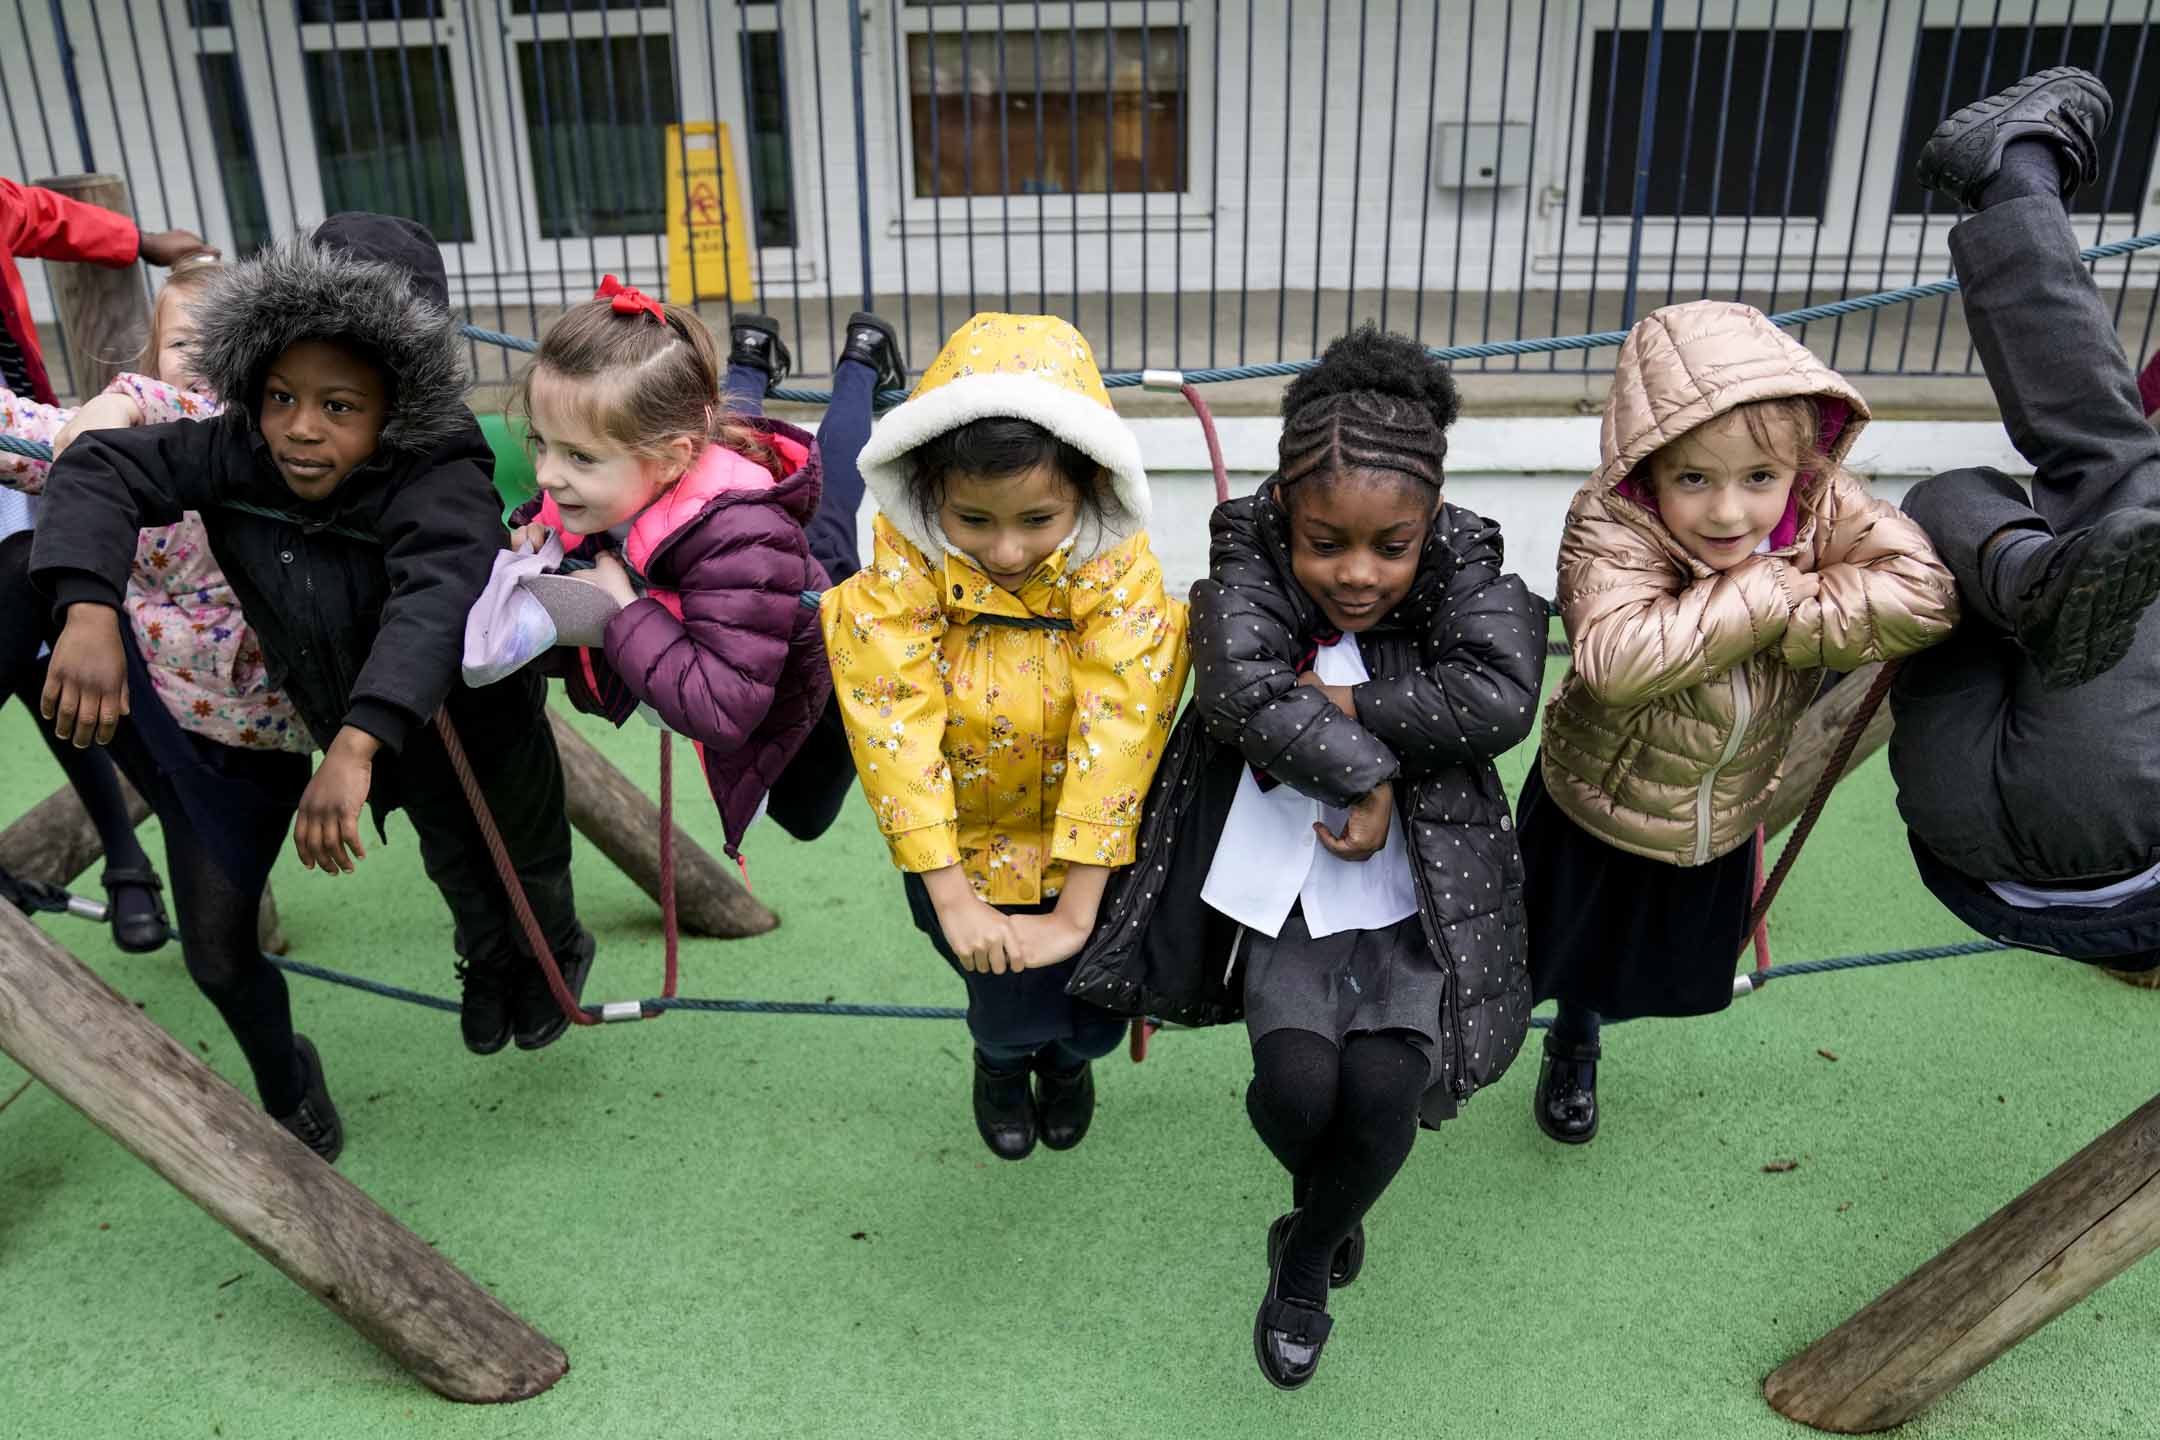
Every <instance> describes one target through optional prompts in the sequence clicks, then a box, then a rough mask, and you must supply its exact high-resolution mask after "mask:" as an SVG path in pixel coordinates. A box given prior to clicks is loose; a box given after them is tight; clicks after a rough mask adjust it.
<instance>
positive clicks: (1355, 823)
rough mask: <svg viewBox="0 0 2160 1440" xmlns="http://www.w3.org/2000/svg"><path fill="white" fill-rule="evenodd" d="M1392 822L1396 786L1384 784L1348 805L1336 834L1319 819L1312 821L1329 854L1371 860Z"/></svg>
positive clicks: (1384, 841) (1383, 842)
mask: <svg viewBox="0 0 2160 1440" xmlns="http://www.w3.org/2000/svg"><path fill="white" fill-rule="evenodd" d="M1394 823H1395V787H1394V785H1392V784H1387V785H1380V786H1377V787H1375V788H1374V790H1373V792H1372V793H1371V794H1369V795H1367V796H1365V797H1364V798H1363V799H1361V800H1359V801H1357V802H1356V803H1355V804H1353V805H1352V806H1351V807H1350V814H1349V816H1348V817H1347V818H1346V819H1345V820H1344V821H1343V827H1342V834H1340V835H1337V834H1335V833H1334V832H1333V831H1331V830H1329V829H1328V828H1327V826H1326V825H1325V824H1324V823H1322V822H1321V821H1318V820H1315V821H1313V831H1314V833H1315V834H1317V835H1318V836H1319V837H1320V843H1321V844H1322V845H1325V846H1326V847H1327V848H1328V853H1329V854H1331V855H1334V856H1336V857H1337V858H1338V859H1342V860H1370V859H1371V858H1372V857H1373V856H1375V855H1377V854H1379V853H1380V851H1381V849H1382V848H1383V847H1384V846H1385V845H1386V844H1387V837H1388V827H1389V826H1390V825H1392V824H1394Z"/></svg>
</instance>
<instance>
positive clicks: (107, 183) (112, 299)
mask: <svg viewBox="0 0 2160 1440" xmlns="http://www.w3.org/2000/svg"><path fill="white" fill-rule="evenodd" d="M36 183H37V185H38V187H39V188H40V189H43V190H55V191H58V192H59V193H60V194H62V195H65V196H67V197H68V198H69V199H70V200H80V201H82V202H83V203H84V204H86V205H96V206H100V207H101V208H103V209H106V210H111V211H113V212H114V213H116V214H120V215H128V216H132V215H133V214H134V213H135V210H134V207H133V206H132V205H130V204H129V203H128V192H127V186H126V185H125V184H124V183H123V182H122V181H121V179H120V177H119V176H117V175H55V176H53V177H51V178H49V179H45V180H39V181H37V182H36ZM45 279H46V281H47V283H48V284H50V285H51V287H52V297H53V309H54V310H56V311H57V312H58V313H59V316H60V328H61V330H62V331H63V332H64V333H65V334H66V336H67V352H68V363H69V365H70V366H71V367H72V368H73V370H74V372H75V390H76V394H77V395H78V396H79V397H81V398H84V399H87V398H89V397H90V396H92V395H96V394H98V393H99V392H100V391H102V390H103V389H104V388H105V387H106V386H107V385H110V384H111V383H112V378H113V376H115V375H117V374H119V373H120V372H121V371H123V370H133V369H139V368H141V366H142V363H143V352H144V350H145V349H146V348H147V347H148V345H149V343H150V300H149V295H148V293H147V292H146V291H145V290H144V289H143V278H142V270H141V268H140V267H139V266H135V265H128V266H125V267H123V268H121V269H118V270H112V269H107V268H106V267H105V266H103V265H85V264H80V263H75V262H68V261H59V260H48V261H46V262H45Z"/></svg>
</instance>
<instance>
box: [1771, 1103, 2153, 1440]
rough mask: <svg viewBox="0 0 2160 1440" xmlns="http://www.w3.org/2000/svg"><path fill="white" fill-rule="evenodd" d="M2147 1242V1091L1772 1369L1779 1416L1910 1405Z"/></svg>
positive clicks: (1852, 1421)
mask: <svg viewBox="0 0 2160 1440" xmlns="http://www.w3.org/2000/svg"><path fill="white" fill-rule="evenodd" d="M2156 1249H2160V1095H2156V1096H2154V1097H2153V1098H2152V1099H2151V1100H2150V1101H2148V1102H2147V1103H2146V1104H2145V1105H2144V1106H2142V1107H2141V1108H2140V1109H2139V1110H2137V1111H2136V1113H2134V1114H2132V1115H2131V1116H2130V1117H2129V1118H2128V1119H2126V1120H2124V1121H2123V1122H2122V1123H2121V1124H2120V1125H2117V1126H2116V1127H2115V1128H2114V1129H2112V1130H2110V1131H2108V1132H2107V1134H2105V1135H2103V1136H2101V1137H2100V1138H2099V1139H2098V1140H2095V1141H2094V1142H2093V1143H2092V1144H2090V1145H2088V1146H2086V1147H2085V1148H2084V1149H2083V1150H2080V1151H2079V1152H2078V1153H2077V1154H2076V1155H2074V1156H2072V1157H2071V1158H2070V1159H2069V1160H2067V1161H2065V1162H2064V1163H2063V1164H2062V1165H2060V1166H2058V1167H2057V1168H2056V1169H2055V1170H2054V1171H2053V1172H2052V1173H2050V1174H2049V1175H2048V1176H2047V1177H2046V1178H2045V1179H2043V1180H2041V1181H2040V1182H2039V1183H2038V1184H2036V1185H2034V1186H2033V1187H2032V1188H2031V1189H2029V1190H2027V1191H2026V1192H2025V1193H2024V1194H2022V1195H2020V1196H2018V1198H2017V1199H2015V1200H2013V1201H2011V1202H2010V1203H2009V1204H2008V1205H2006V1206H2004V1207H2003V1208H2002V1209H2001V1210H1999V1211H1997V1212H1996V1213H1995V1214H1994V1215H1993V1216H1991V1217H1989V1218H1988V1219H1987V1220H1986V1221H1984V1222H1982V1223H1981V1224H1980V1225H1979V1226H1978V1227H1976V1228H1975V1229H1974V1230H1973V1231H1972V1232H1971V1233H1969V1234H1968V1235H1966V1236H1965V1237H1964V1238H1963V1239H1961V1240H1959V1241H1958V1242H1957V1243H1956V1244H1954V1245H1952V1246H1951V1247H1950V1248H1949V1249H1947V1250H1945V1251H1943V1252H1942V1254H1940V1255H1938V1256H1936V1257H1935V1258H1934V1259H1933V1260H1930V1261H1929V1262H1928V1263H1927V1264H1925V1265H1923V1266H1921V1267H1920V1268H1919V1269H1918V1270H1915V1271H1914V1272H1913V1273H1912V1274H1911V1275H1909V1276H1907V1277H1906V1278H1905V1279H1904V1280H1902V1281H1900V1282H1899V1283H1898V1284H1896V1285H1895V1286H1893V1287H1891V1288H1890V1289H1889V1290H1888V1291H1886V1292H1884V1294H1883V1295H1882V1296H1881V1297H1880V1298H1878V1299H1877V1300H1876V1301H1875V1302H1874V1303H1873V1304H1871V1305H1869V1306H1867V1307H1866V1308H1865V1309H1863V1310H1861V1311H1860V1312H1859V1313H1858V1314H1856V1315H1854V1316H1853V1317H1852V1318H1851V1319H1850V1320H1847V1321H1846V1322H1845V1323H1844V1324H1843V1325H1840V1326H1839V1327H1838V1328H1837V1329H1835V1330H1833V1331H1831V1332H1830V1333H1829V1334H1828V1335H1825V1336H1824V1337H1823V1338H1822V1339H1820V1340H1818V1341H1816V1342H1815V1343H1814V1344H1813V1345H1811V1346H1810V1347H1808V1349H1807V1350H1805V1351H1804V1352H1802V1353H1801V1354H1800V1355H1798V1356H1796V1357H1795V1358H1794V1359H1792V1360H1790V1361H1788V1362H1787V1363H1786V1364H1785V1365H1783V1366H1781V1367H1780V1368H1779V1369H1778V1370H1777V1372H1776V1373H1775V1374H1773V1375H1771V1377H1770V1378H1769V1380H1768V1381H1767V1382H1766V1383H1765V1385H1764V1386H1763V1393H1764V1396H1765V1397H1766V1398H1767V1399H1768V1400H1769V1402H1770V1404H1771V1405H1772V1406H1774V1407H1775V1408H1776V1409H1777V1410H1778V1411H1779V1412H1780V1413H1781V1414H1783V1415H1785V1416H1787V1417H1788V1418H1790V1419H1793V1420H1797V1421H1799V1422H1800V1423H1802V1424H1804V1425H1810V1426H1813V1427H1814V1428H1816V1429H1818V1430H1832V1431H1837V1432H1840V1433H1843V1434H1860V1433H1865V1432H1869V1431H1875V1430H1884V1429H1888V1428H1889V1427H1890V1426H1892V1425H1897V1424H1901V1423H1903V1422H1904V1421H1906V1420H1909V1419H1911V1418H1912V1417H1913V1416H1914V1415H1917V1414H1919V1413H1920V1412H1921V1411H1922V1410H1924V1409H1926V1408H1927V1407H1928V1406H1929V1405H1931V1404H1933V1403H1934V1402H1935V1401H1936V1400H1938V1399H1940V1398H1941V1397H1942V1396H1943V1395H1944V1394H1945V1393H1946V1392H1948V1391H1949V1390H1951V1389H1952V1388H1954V1387H1955V1386H1957V1385H1958V1384H1959V1383H1961V1382H1962V1381H1964V1380H1965V1379H1966V1378H1967V1377H1968V1376H1970V1375H1972V1374H1973V1373H1974V1372H1975V1371H1977V1370H1979V1369H1980V1368H1981V1367H1982V1366H1985V1365H1986V1364H1987V1363H1988V1362H1989V1361H1991V1360H1993V1359H1995V1358H1996V1357H1997V1356H1998V1355H2000V1354H2002V1353H2003V1352H2004V1351H2005V1350H2008V1349H2009V1348H2010V1347H2012V1346H2013V1345H2016V1344H2017V1343H2018V1342H2019V1341H2020V1340H2023V1339H2024V1338H2025V1337H2026V1336H2028V1335H2030V1334H2032V1333H2033V1332H2034V1331H2035V1330H2038V1329H2039V1328H2040V1327H2041V1326H2043V1325H2045V1324H2047V1323H2048V1322H2049V1321H2050V1320H2052V1319H2054V1318H2055V1317H2056V1316H2058V1315H2060V1314H2062V1312H2063V1311H2065V1310H2068V1309H2069V1308H2070V1307H2071V1306H2073V1305H2075V1304H2077V1303H2078V1302H2079V1301H2080V1300H2083V1299H2084V1298H2085V1297H2086V1296H2088V1295H2090V1294H2092V1293H2093V1292H2094V1291H2095V1290H2097V1289H2099V1288H2100V1287H2101V1286H2102V1285H2104V1284H2106V1283H2107V1282H2108V1281H2109V1280H2112V1279H2113V1278H2114V1277H2115V1276H2117V1275H2119V1274H2121V1273H2122V1272H2123V1271H2124V1270H2126V1269H2128V1268H2129V1267H2130V1266H2131V1265H2133V1264H2135V1263H2136V1262H2137V1261H2138V1260H2140V1259H2142V1258H2143V1257H2145V1256H2146V1255H2149V1254H2151V1253H2152V1252H2153V1251H2154V1250H2156Z"/></svg>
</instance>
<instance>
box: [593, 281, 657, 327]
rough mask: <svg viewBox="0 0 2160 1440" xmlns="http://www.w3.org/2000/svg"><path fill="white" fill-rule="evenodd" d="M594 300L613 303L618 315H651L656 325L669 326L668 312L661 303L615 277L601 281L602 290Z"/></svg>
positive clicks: (598, 291)
mask: <svg viewBox="0 0 2160 1440" xmlns="http://www.w3.org/2000/svg"><path fill="white" fill-rule="evenodd" d="M593 298H594V299H595V300H606V301H609V302H611V303H612V304H613V305H614V307H615V313H616V314H618V315H639V314H644V315H650V316H652V318H653V323H654V324H656V325H665V324H667V311H666V310H664V309H662V308H661V305H660V302H659V301H657V300H655V299H653V298H652V296H650V295H647V294H646V293H645V292H644V291H642V290H639V289H635V288H633V287H631V286H629V285H625V284H623V283H622V281H620V280H617V279H616V278H615V277H614V276H613V275H609V276H606V277H605V278H603V279H602V280H601V281H600V288H599V290H597V291H595V292H594V294H593Z"/></svg>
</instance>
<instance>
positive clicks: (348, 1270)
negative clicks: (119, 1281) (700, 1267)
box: [0, 906, 570, 1403]
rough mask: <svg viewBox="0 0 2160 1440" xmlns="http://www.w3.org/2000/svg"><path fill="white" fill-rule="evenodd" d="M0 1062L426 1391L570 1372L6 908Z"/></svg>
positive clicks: (528, 1387) (2, 917) (550, 1346)
mask: <svg viewBox="0 0 2160 1440" xmlns="http://www.w3.org/2000/svg"><path fill="white" fill-rule="evenodd" d="M0 1051H5V1052H6V1053H7V1054H8V1055H10V1056H12V1057H13V1058H14V1060H15V1062H16V1063H17V1064H19V1065H21V1066H22V1067H23V1068H24V1069H26V1070H28V1071H29V1072H30V1073H31V1074H32V1075H33V1076H35V1077H36V1078H37V1079H38V1080H40V1081H42V1082H43V1083H44V1084H45V1085H46V1086H47V1087H49V1088H50V1089H51V1090H52V1091H53V1092H54V1093H55V1094H57V1095H59V1096H60V1097H61V1098H62V1099H63V1100H65V1101H67V1102H68V1103H69V1104H70V1105H73V1106H74V1107H75V1108H76V1109H77V1110H80V1111H81V1112H82V1113H83V1114H84V1115H85V1116H87V1117H89V1119H90V1121H91V1122H92V1123H93V1124H95V1125H96V1126H97V1127H98V1128H99V1129H101V1130H103V1131H105V1133H106V1134H108V1135H110V1136H112V1137H113V1138H114V1139H115V1140H118V1141H119V1142H120V1143H121V1144H122V1145H124V1146H126V1147H127V1149H128V1150H130V1151H132V1152H133V1153H134V1154H135V1155H136V1156H137V1157H138V1158H140V1159H141V1160H143V1161H144V1162H145V1163H147V1164H148V1165H149V1166H150V1168H151V1169H153V1170H155V1171H157V1173H158V1174H160V1175H162V1176H164V1177H165V1179H166V1180H168V1181H170V1182H171V1183H172V1185H173V1186H174V1187H175V1188H176V1189H178V1190H179V1191H180V1192H181V1193H182V1194H184V1195H186V1196H187V1197H188V1198H189V1199H190V1200H192V1201H194V1202H195V1203H196V1204H197V1205H199V1206H201V1207H202V1208H203V1209H204V1210H205V1211H207V1212H208V1213H209V1214H210V1215H211V1217H212V1218H214V1219H215V1220H217V1221H218V1222H219V1223H220V1224H222V1225H224V1226H225V1227H226V1228H227V1229H229V1230H231V1231H232V1232H233V1233H234V1234H235V1235H237V1236H239V1237H240V1238H241V1239H242V1240H244V1241H246V1242H247V1243H248V1244H249V1245H250V1246H252V1247H254V1249H255V1251H256V1252H257V1253H258V1254H260V1255H261V1256H262V1257H263V1258H264V1259H265V1260H268V1261H269V1262H270V1263H271V1264H273V1265H275V1266H276V1267H277V1268H278V1269H280V1270H282V1271H284V1272H285V1274H286V1275H287V1276H288V1277H289V1278H290V1279H291V1280H292V1281H293V1282H294V1283H295V1284H297V1285H299V1286H300V1287H301V1288H302V1289H304V1290H306V1291H307V1292H308V1293H309V1294H311V1295H313V1296H315V1297H316V1298H317V1299H318V1300H320V1301H322V1303H323V1304H325V1305H327V1306H329V1307H330V1309H332V1310H333V1311H335V1312H337V1314H338V1315H340V1316H342V1317H343V1318H344V1319H345V1320H346V1321H348V1322H349V1323H351V1324H352V1326H353V1327H354V1328H355V1329H357V1330H358V1331H360V1333H361V1334H363V1335H365V1336H366V1337H367V1338H368V1339H369V1340H371V1341H373V1342H374V1343H375V1344H377V1345H379V1346H381V1347H382V1349H383V1350H384V1351H386V1352H387V1353H388V1354H389V1355H390V1356H391V1358H393V1359H395V1360H396V1361H397V1362H398V1363H399V1364H400V1365H402V1366H404V1367H405V1368H406V1369H407V1370H408V1371H410V1372H411V1373H412V1375H413V1376H414V1378H415V1379H417V1380H419V1381H420V1382H421V1383H422V1384H424V1385H426V1386H427V1387H428V1388H429V1389H431V1390H434V1391H435V1392H437V1393H438V1394H441V1395H445V1396H447V1397H449V1398H450V1399H453V1400H465V1401H473V1402H485V1403H492V1402H500V1401H509V1400H523V1399H526V1398H528V1397H530V1396H533V1395H537V1394H539V1393H540V1392H541V1391H543V1390H546V1389H547V1388H548V1387H549V1386H550V1385H553V1384H554V1383H555V1382H556V1381H557V1380H559V1379H561V1378H562V1376H563V1374H564V1372H565V1371H567V1370H568V1369H569V1363H570V1362H569V1360H568V1358H567V1357H566V1356H565V1355H564V1354H563V1352H562V1350H561V1349H560V1348H559V1347H558V1346H556V1345H555V1343H554V1342H553V1341H551V1340H549V1339H548V1338H547V1337H546V1336H544V1335H542V1334H541V1333H540V1332H539V1331H537V1330H535V1329H534V1328H533V1327H532V1326H530V1325H528V1324H526V1323H525V1322H524V1321H523V1320H521V1319H519V1318H518V1317H517V1316H516V1315H515V1314H513V1313H511V1311H510V1310H509V1308H508V1307H506V1306H505V1305H503V1303H502V1302H501V1301H499V1300H497V1299H496V1298H495V1297H494V1296H492V1295H490V1294H489V1293H488V1292H487V1291H486V1290H484V1289H482V1288H481V1287H480V1286H479V1285H477V1284H475V1283H473V1281H471V1280H470V1279H468V1278H467V1277H466V1276H465V1275H464V1274H463V1273H461V1272H460V1271H459V1270H458V1269H457V1268H456V1267H455V1266H454V1265H452V1264H451V1263H450V1262H449V1261H448V1260H445V1259H444V1258H443V1257H442V1256H441V1255H439V1254H437V1253H436V1252H435V1250H434V1249H433V1248H431V1247H430V1246H429V1245H428V1244H427V1243H426V1242H425V1241H423V1240H421V1239H420V1238H419V1237H418V1236H416V1235H414V1234H413V1233H412V1232H411V1231H409V1230H407V1229H405V1228H404V1227H403V1226H402V1225H400V1224H398V1222H397V1221H396V1220H394V1219H392V1218H391V1217H390V1216H389V1215H388V1214H386V1213H385V1212H384V1211H383V1210H382V1209H381V1208H380V1207H379V1206H377V1205H376V1204H375V1203H374V1202H373V1201H372V1200H370V1199H368V1197H367V1196H366V1195H364V1194H362V1193H361V1191H360V1190H359V1188H358V1187H357V1186H355V1185H353V1184H352V1182H351V1181H349V1180H347V1179H345V1177H344V1176H342V1175H340V1174H338V1172H337V1171H335V1170H333V1169H331V1168H330V1167H329V1166H328V1165H325V1164H324V1163H323V1162H322V1161H321V1160H320V1159H318V1158H317V1157H316V1156H315V1154H314V1152H312V1151H310V1150H309V1149H308V1148H307V1147H306V1146H304V1145H302V1144H301V1143H300V1142H299V1141H297V1140H295V1139H293V1138H292V1136H290V1135H288V1134H286V1133H285V1131H284V1130H283V1129H282V1128H281V1127H280V1126H279V1125H278V1124H277V1123H276V1122H275V1121H273V1120H272V1119H270V1117H269V1116H267V1115H265V1114H264V1113H263V1112H262V1111H261V1110H260V1109H259V1108H257V1107H256V1106H255V1104H254V1103H253V1102H251V1101H250V1100H248V1099H247V1098H245V1097H244V1096H242V1095H241V1094H240V1093H239V1092H238V1091H237V1090H235V1089H233V1088H232V1087H231V1086H230V1085H228V1084H226V1083H225V1082H224V1081H223V1080H221V1079H219V1078H218V1076H217V1075H216V1074H215V1073H214V1072H213V1071H211V1069H210V1068H209V1067H208V1066H207V1065H204V1064H203V1063H202V1061H200V1060H198V1059H197V1058H196V1057H195V1056H193V1055H191V1054H189V1053H188V1051H187V1049H186V1048H185V1047H184V1046H182V1045H180V1044H179V1043H178V1042H177V1041H175V1040H174V1039H173V1038H172V1037H171V1036H170V1035H168V1034H166V1033H165V1032H164V1031H163V1030H161V1029H159V1028H158V1027H157V1026H156V1025H155V1024H153V1023H152V1022H151V1021H150V1020H149V1019H148V1018H147V1017H145V1016H144V1015H143V1014H141V1013H140V1012H139V1011H137V1010H136V1009H135V1007H134V1006H133V1005H131V1004H129V1003H128V1002H127V1001H126V1000H123V999H122V998H121V997H120V996H118V995H116V994H114V993H113V991H112V990H111V989H109V988H108V987H107V986H106V985H105V983H104V982H103V981H101V980H100V979H99V978H98V977H97V976H96V975H95V974H93V973H92V972H91V971H90V969H89V968H88V967H86V966H85V965H83V964H82V963H81V962H80V961H78V960H76V959H75V958H74V957H73V956H71V955H69V954H68V953H67V952H66V951H65V950H63V949H61V948H60V947H59V946H58V945H57V944H55V943H54V942H53V941H52V940H51V939H50V938H49V937H47V936H46V935H45V934H44V932H42V931H41V930H39V929H38V928H37V927H36V926H34V925H31V924H30V923H29V922H28V921H27V920H25V919H24V918H23V917H22V916H20V915H18V914H16V913H15V912H14V911H13V910H11V909H9V908H8V907H6V906H0ZM180 1323H181V1322H180V1320H179V1317H177V1316H176V1317H175V1325H176V1326H177V1325H179V1324H180ZM176 1334H177V1331H176Z"/></svg>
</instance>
